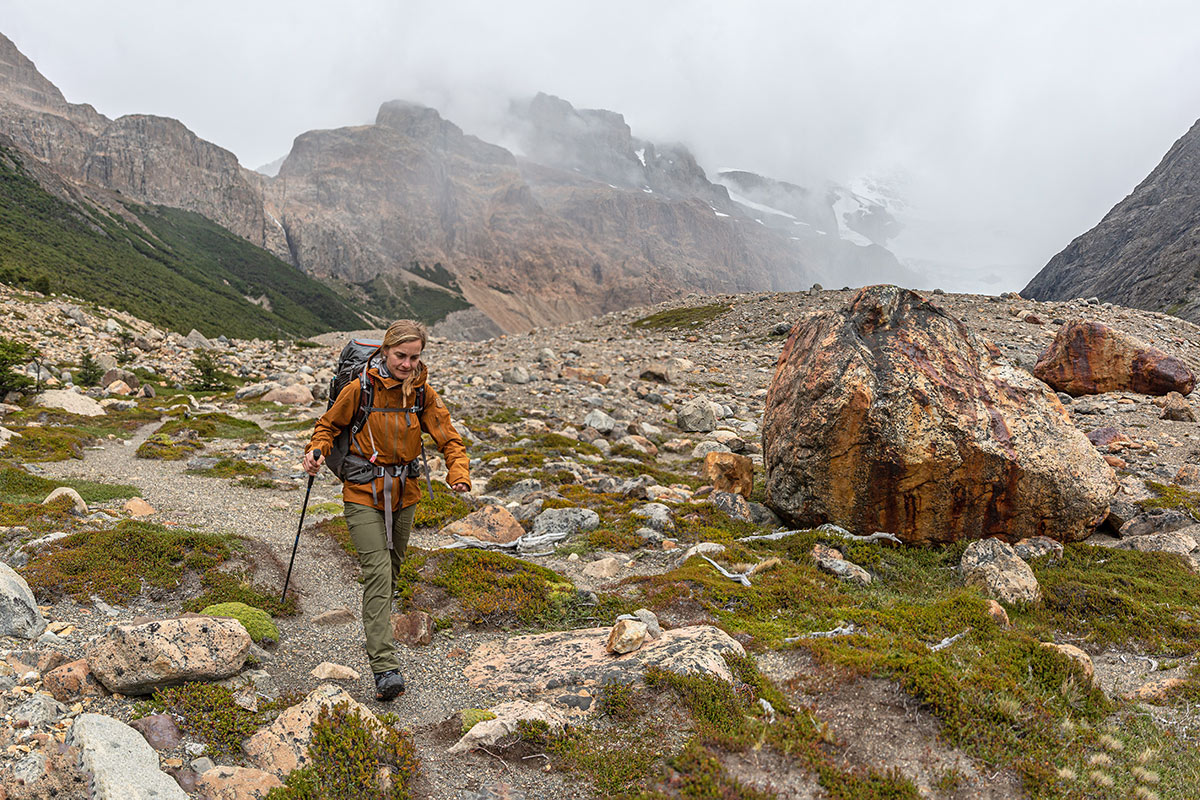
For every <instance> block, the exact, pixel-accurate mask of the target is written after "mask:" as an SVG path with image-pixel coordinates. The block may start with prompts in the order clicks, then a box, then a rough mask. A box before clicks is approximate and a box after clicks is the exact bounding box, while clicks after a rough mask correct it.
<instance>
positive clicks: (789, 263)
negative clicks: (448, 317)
mask: <svg viewBox="0 0 1200 800" xmlns="http://www.w3.org/2000/svg"><path fill="white" fill-rule="evenodd" d="M608 121H610V122H611V120H608ZM626 130H627V129H626ZM544 138H546V139H547V140H550V139H552V138H553V137H549V136H548V135H547V137H544ZM610 140H611V141H610ZM555 141H559V142H560V143H561V146H559V147H558V148H557V150H555V152H556V153H558V154H559V155H557V156H556V159H557V160H558V161H559V164H560V165H561V166H556V165H546V164H541V163H537V162H534V161H531V160H526V159H522V160H518V159H517V158H516V157H514V156H513V154H511V153H510V152H508V151H507V150H504V149H503V148H500V147H497V146H495V145H491V144H488V143H486V142H483V141H481V140H479V139H477V138H475V137H473V136H467V135H465V134H464V133H463V132H462V131H461V130H460V129H459V128H458V127H457V126H456V125H454V124H453V123H451V122H448V121H447V120H444V119H442V118H441V117H440V116H439V115H438V114H437V113H436V112H435V111H433V110H431V109H428V108H423V107H420V106H415V105H412V104H408V103H403V102H390V103H385V104H384V105H383V107H381V108H380V111H379V114H378V116H377V118H376V121H375V124H374V125H368V126H360V127H354V128H342V129H338V130H333V131H311V132H309V133H306V134H304V135H302V136H300V137H298V138H297V139H296V142H295V145H294V147H293V149H292V152H291V153H290V154H289V155H288V157H287V159H286V160H285V161H284V163H283V165H282V167H281V168H280V171H279V174H278V176H277V177H276V178H275V179H274V180H273V181H271V182H270V183H269V189H268V210H269V212H270V214H271V215H272V216H274V217H276V218H277V219H279V220H280V222H281V224H282V226H283V229H284V230H285V231H286V235H287V241H288V245H289V249H290V252H291V254H292V258H293V260H294V261H295V262H296V263H298V264H300V265H302V266H303V267H304V268H305V269H306V270H308V271H310V272H313V273H316V274H320V275H331V276H337V277H341V278H344V279H346V280H350V281H356V282H361V281H366V280H370V279H371V278H372V277H374V276H376V275H379V274H381V273H387V272H391V273H395V272H397V271H399V270H404V269H408V268H409V267H410V266H411V265H412V264H413V262H416V263H418V264H424V265H432V264H441V265H444V266H445V267H446V269H448V270H449V271H450V272H451V273H452V274H453V275H454V276H455V278H456V279H457V280H458V283H459V285H460V286H461V289H462V293H463V296H464V297H465V298H466V299H467V300H468V301H469V302H471V303H472V304H473V305H475V306H476V307H477V308H478V309H480V310H481V311H483V312H484V313H485V314H487V315H488V316H489V317H491V318H492V319H493V320H495V321H496V322H497V323H498V324H499V325H500V326H501V327H502V328H504V329H505V330H510V331H512V330H525V329H528V328H529V327H532V326H536V325H542V324H547V323H557V322H565V321H568V320H572V319H577V318H579V317H581V316H586V315H591V314H596V313H602V312H605V311H610V310H614V309H617V308H623V307H625V306H627V305H628V304H630V303H632V302H635V301H636V300H637V299H638V298H656V299H658V298H664V297H667V296H671V295H673V294H677V293H679V292H680V291H681V290H683V289H700V290H703V291H744V290H748V289H753V288H781V287H783V286H792V287H795V286H798V285H800V284H801V283H802V282H803V280H804V279H805V278H807V277H809V276H810V275H811V273H809V272H807V270H806V268H805V266H804V264H803V262H802V260H801V259H800V258H799V257H798V256H797V254H796V253H795V252H794V251H793V250H791V249H790V248H788V247H787V246H786V245H785V243H784V241H783V240H782V237H779V236H776V235H774V234H771V233H770V232H768V231H765V230H759V229H758V228H759V227H760V226H751V225H747V224H745V221H738V220H733V219H732V218H730V217H728V216H725V217H722V216H719V215H718V214H717V213H716V212H715V211H714V209H713V207H712V206H711V205H710V204H709V203H708V202H706V201H705V200H703V199H701V198H699V197H695V196H680V197H670V196H665V195H662V194H659V193H656V192H655V191H654V190H652V189H651V190H649V191H645V189H646V188H648V187H645V186H639V187H637V188H632V189H623V188H621V187H619V186H615V185H610V181H608V180H596V179H593V178H592V177H590V176H589V175H585V174H580V173H582V172H583V169H582V168H581V167H580V168H578V169H579V172H576V171H575V170H576V168H575V167H572V168H571V169H570V170H569V171H568V170H567V169H565V167H566V166H567V165H570V164H579V163H585V164H589V165H591V166H589V170H588V172H589V173H591V174H596V173H597V172H601V171H603V170H623V169H624V168H625V167H626V166H628V164H627V163H626V162H623V161H622V160H621V159H620V158H618V157H616V156H615V155H614V154H615V153H617V152H618V150H619V148H621V147H625V146H626V145H628V144H630V143H632V140H629V141H626V140H625V138H624V137H623V135H622V134H621V131H620V130H617V131H616V132H615V134H613V135H611V136H607V135H606V136H600V135H598V134H596V133H595V131H592V132H591V133H586V134H585V135H584V137H583V142H577V141H574V140H571V139H570V138H569V137H566V136H559V137H558V138H557V139H555ZM597 142H601V143H604V142H607V143H608V144H606V145H605V146H603V147H601V146H600V145H598V144H597ZM614 143H616V144H614ZM568 145H570V147H568ZM572 148H573V149H572ZM571 153H574V155H571ZM596 153H599V154H600V156H599V157H596V158H593V156H594V155H595V154H596ZM547 160H554V159H549V158H548V159H547ZM635 163H640V162H635ZM691 163H692V164H693V165H694V160H692V162H691ZM695 169H697V170H698V168H695ZM609 174H615V173H609ZM681 194H682V193H681Z"/></svg>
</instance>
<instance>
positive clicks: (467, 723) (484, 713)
mask: <svg viewBox="0 0 1200 800" xmlns="http://www.w3.org/2000/svg"><path fill="white" fill-rule="evenodd" d="M458 715H459V716H460V717H461V718H462V732H463V735H464V736H465V735H466V734H467V732H468V731H470V730H471V728H474V727H475V726H476V725H478V724H479V723H481V722H483V721H484V720H486V719H495V718H496V715H495V714H493V713H492V712H491V711H488V710H487V709H484V708H464V709H463V710H462V711H460V712H458Z"/></svg>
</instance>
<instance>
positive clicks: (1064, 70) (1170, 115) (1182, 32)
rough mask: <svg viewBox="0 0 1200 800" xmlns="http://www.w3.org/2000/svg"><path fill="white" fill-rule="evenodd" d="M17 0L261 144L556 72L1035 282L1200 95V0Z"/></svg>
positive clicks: (961, 260)
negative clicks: (886, 208) (866, 199)
mask: <svg viewBox="0 0 1200 800" xmlns="http://www.w3.org/2000/svg"><path fill="white" fill-rule="evenodd" d="M1045 5H1046V4H1037V3H1033V2H1017V3H1003V4H1001V3H989V4H986V5H985V4H962V5H961V7H948V6H946V4H942V3H933V2H916V3H908V4H903V5H898V4H885V3H845V4H838V5H837V7H830V6H829V4H819V3H787V2H758V3H745V4H710V3H692V2H664V3H656V4H652V5H647V4H639V3H632V2H606V3H604V4H588V5H583V4H572V5H569V6H567V5H563V4H561V3H558V4H556V3H550V2H513V3H506V4H502V5H496V4H491V3H485V2H460V3H454V4H445V5H443V6H434V5H430V4H408V3H405V4H395V3H386V2H362V3H355V4H352V6H351V7H349V8H345V9H343V8H337V9H336V10H335V9H334V8H333V7H332V6H330V5H329V4H325V3H315V2H306V1H304V0H297V1H296V2H291V3H287V4H283V3H254V4H247V3H232V2H225V1H224V0H217V1H216V2H212V3H207V4H203V5H202V6H191V7H189V6H184V5H171V6H163V5H162V4H156V3H150V2H145V1H144V0H137V1H134V0H130V1H129V2H121V3H119V4H116V5H115V6H114V5H112V4H106V5H104V6H97V5H94V4H80V3H73V2H64V1H63V0H46V1H45V2H39V3H37V4H31V3H23V2H18V1H17V0H0V19H3V20H4V22H3V26H4V32H5V33H6V34H7V35H8V36H9V37H10V38H12V40H13V41H14V42H15V43H16V44H17V46H19V47H20V48H21V50H22V52H24V53H26V54H27V55H28V56H29V57H30V58H31V59H32V60H33V61H34V62H36V64H37V65H38V67H39V69H40V70H41V71H42V72H43V73H44V74H47V75H52V76H53V78H54V82H55V83H56V84H57V85H58V86H59V88H60V89H61V90H62V91H63V93H64V95H65V96H66V98H67V99H68V100H70V101H72V102H88V103H92V104H93V105H94V106H95V107H96V108H97V110H98V111H100V112H101V113H103V114H105V115H107V116H109V117H117V116H120V115H122V114H126V113H154V114H162V115H166V116H171V117H176V118H178V119H180V120H181V121H182V122H184V123H185V124H186V125H187V126H188V127H189V128H191V129H192V130H193V131H195V132H196V133H197V134H198V135H199V136H201V137H203V138H205V139H208V140H210V141H213V142H215V143H217V144H219V145H221V146H222V147H225V148H228V149H230V150H232V151H233V152H234V153H236V154H237V156H238V158H239V160H240V161H241V162H242V164H243V165H244V166H247V167H251V168H253V167H257V166H260V165H264V164H267V163H269V162H272V161H274V160H275V159H277V158H279V157H280V156H282V155H283V154H285V153H287V152H288V150H289V149H290V148H291V144H292V139H293V138H294V137H295V136H297V135H299V134H300V133H302V132H304V131H307V130H311V129H318V128H337V127H342V126H346V125H354V124H362V123H367V122H370V121H372V120H373V119H374V118H375V114H376V111H377V110H378V108H379V106H380V103H382V102H384V101H387V100H391V99H396V98H401V99H405V100H409V101H413V102H419V103H424V104H427V105H430V106H432V107H434V108H437V109H438V110H439V111H441V112H442V114H443V116H445V117H446V118H447V119H449V120H452V121H454V122H455V123H456V124H458V125H459V126H460V127H462V128H463V129H464V130H465V131H466V132H467V133H475V134H477V135H479V136H481V137H482V138H484V139H486V140H488V141H495V142H497V143H499V144H502V145H504V146H505V147H508V148H510V149H513V150H514V151H516V152H519V145H520V142H519V141H516V140H512V141H510V140H506V139H504V138H503V136H504V133H505V121H506V119H507V118H508V117H509V113H510V107H511V101H512V100H513V99H514V98H516V99H520V98H529V97H531V96H533V95H534V94H536V93H537V92H539V91H544V92H548V93H551V94H554V95H557V96H559V97H562V98H564V99H566V100H568V101H570V102H571V103H572V104H574V105H575V106H576V107H577V108H603V109H611V110H613V111H617V112H619V113H621V114H623V115H624V116H625V119H626V120H627V121H628V123H629V125H630V126H631V128H632V129H633V131H634V132H635V134H636V135H637V136H640V137H644V138H646V139H650V140H653V141H656V142H671V141H679V142H681V143H683V144H685V145H686V146H687V147H688V148H689V149H690V150H691V152H692V153H694V154H695V156H696V159H697V161H698V162H699V164H700V165H701V166H703V168H704V169H705V170H706V171H707V172H708V175H709V178H710V179H711V180H714V181H717V180H718V172H719V171H723V170H731V171H737V170H744V171H749V172H753V173H757V174H759V175H762V176H766V177H769V178H771V179H773V180H776V181H782V182H786V183H791V184H795V185H798V186H803V187H808V188H815V189H820V188H821V187H823V186H825V185H826V182H827V181H832V182H835V183H836V184H838V185H841V186H845V187H849V188H850V189H852V190H853V191H855V192H856V193H860V194H861V193H864V192H867V190H869V193H870V195H871V196H889V197H892V198H893V199H894V200H896V201H898V202H899V207H900V208H901V212H900V213H898V214H897V217H898V219H899V221H900V223H901V224H902V225H903V228H902V229H901V230H900V232H899V233H898V234H896V235H895V236H894V237H893V238H891V239H890V241H889V243H888V248H889V249H890V250H891V251H892V252H894V253H896V254H897V255H898V256H899V257H900V258H901V259H902V260H903V261H905V263H906V264H907V265H908V266H909V267H911V268H913V269H914V270H915V271H916V272H918V273H922V274H923V275H924V276H925V278H926V280H927V281H929V282H932V283H936V284H938V285H941V286H943V287H944V288H946V289H959V290H976V291H993V292H994V291H1000V290H1004V289H1014V290H1015V289H1019V288H1020V287H1021V286H1023V285H1024V284H1025V283H1026V282H1027V281H1028V280H1029V279H1030V278H1031V277H1032V276H1033V275H1034V274H1035V273H1036V272H1037V271H1038V270H1039V269H1040V268H1041V266H1042V265H1044V264H1045V263H1046V262H1047V261H1048V260H1049V259H1050V258H1051V256H1053V255H1054V254H1055V253H1057V252H1058V251H1059V250H1061V249H1062V248H1063V247H1064V246H1065V245H1066V244H1067V243H1068V242H1070V241H1071V240H1072V239H1073V238H1074V237H1075V236H1077V235H1078V234H1079V233H1080V232H1082V231H1084V230H1087V229H1088V228H1090V227H1091V226H1093V225H1094V224H1095V223H1096V222H1097V221H1098V220H1099V219H1100V218H1101V217H1102V216H1103V215H1104V214H1105V213H1106V212H1107V211H1108V209H1109V208H1111V207H1112V206H1113V205H1114V204H1115V203H1116V202H1118V201H1119V200H1120V199H1121V198H1123V197H1125V196H1126V195H1127V194H1128V193H1129V192H1130V190H1132V188H1133V187H1134V186H1135V185H1136V184H1137V183H1138V182H1139V181H1140V180H1141V179H1142V178H1143V177H1144V176H1145V175H1146V174H1147V173H1149V172H1150V170H1151V169H1153V168H1154V166H1155V164H1156V163H1157V162H1158V160H1159V159H1160V158H1161V157H1162V154H1163V153H1164V152H1166V150H1167V149H1168V148H1169V147H1170V146H1171V143H1172V142H1173V141H1174V140H1175V139H1177V138H1178V137H1179V135H1180V133H1181V132H1182V131H1184V130H1187V129H1188V127H1189V126H1190V125H1191V123H1192V122H1193V121H1194V120H1195V119H1196V117H1197V116H1198V114H1200V83H1197V82H1196V81H1195V80H1192V79H1191V76H1194V75H1196V74H1200V48H1197V47H1195V42H1194V34H1193V31H1195V30H1196V29H1197V23H1200V7H1197V6H1196V5H1195V4H1192V3H1184V2H1152V3H1147V4H1141V5H1139V6H1138V7H1137V8H1136V11H1135V10H1134V9H1133V8H1132V7H1129V6H1120V5H1106V4H1095V3H1086V2H1075V1H1072V2H1059V3H1054V4H1050V5H1049V6H1048V7H1043V6H1045Z"/></svg>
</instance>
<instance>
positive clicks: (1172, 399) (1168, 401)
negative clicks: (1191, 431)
mask: <svg viewBox="0 0 1200 800" xmlns="http://www.w3.org/2000/svg"><path fill="white" fill-rule="evenodd" d="M1159 417H1160V418H1162V419H1168V420H1173V421H1175V422H1195V421H1196V412H1195V411H1194V410H1193V409H1192V406H1191V404H1190V403H1189V402H1188V401H1187V398H1185V397H1184V396H1183V395H1181V394H1180V393H1179V392H1167V396H1166V397H1165V398H1164V399H1163V407H1162V413H1161V414H1160V415H1159Z"/></svg>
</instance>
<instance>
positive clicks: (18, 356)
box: [0, 336, 37, 397]
mask: <svg viewBox="0 0 1200 800" xmlns="http://www.w3.org/2000/svg"><path fill="white" fill-rule="evenodd" d="M35 356H37V351H36V350H34V349H33V348H32V347H30V346H29V345H27V344H25V343H24V342H18V341H15V340H13V339H6V338H4V337H3V336H0V397H3V396H4V395H6V394H8V393H9V392H15V391H20V390H21V389H24V388H25V387H26V386H29V385H30V384H32V383H33V379H32V378H30V377H29V376H28V375H21V374H19V373H17V372H13V367H16V366H20V365H21V364H24V363H26V362H28V361H29V360H30V359H32V358H34V357H35Z"/></svg>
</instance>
